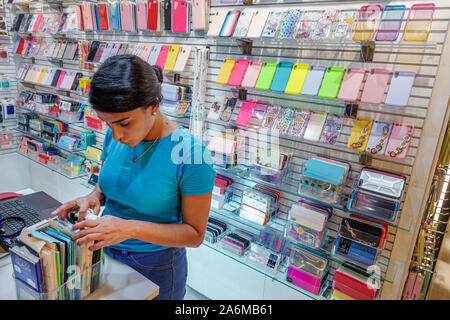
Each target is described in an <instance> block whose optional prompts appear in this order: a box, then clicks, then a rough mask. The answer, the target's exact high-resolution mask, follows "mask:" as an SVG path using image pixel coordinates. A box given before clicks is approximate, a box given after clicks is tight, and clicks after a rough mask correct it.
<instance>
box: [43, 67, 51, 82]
mask: <svg viewBox="0 0 450 320" xmlns="http://www.w3.org/2000/svg"><path fill="white" fill-rule="evenodd" d="M51 72H52V71H51V70H50V69H47V70H46V71H45V74H44V77H43V78H42V81H41V83H42V84H44V85H46V84H47V81H48V78H49V77H50V74H51Z"/></svg>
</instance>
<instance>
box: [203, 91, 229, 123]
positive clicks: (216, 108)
mask: <svg viewBox="0 0 450 320" xmlns="http://www.w3.org/2000/svg"><path fill="white" fill-rule="evenodd" d="M215 100H216V101H214V102H213V103H212V104H211V107H210V109H209V112H208V117H207V118H208V119H210V120H218V119H219V117H220V115H221V114H222V112H223V110H224V109H225V103H226V101H227V100H226V96H225V95H219V96H217V99H215Z"/></svg>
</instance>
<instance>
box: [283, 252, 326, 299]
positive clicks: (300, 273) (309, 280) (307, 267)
mask: <svg viewBox="0 0 450 320" xmlns="http://www.w3.org/2000/svg"><path fill="white" fill-rule="evenodd" d="M289 262H290V265H289V269H288V272H287V277H286V280H287V281H289V282H291V283H292V284H295V285H297V286H299V287H300V288H303V289H305V290H307V291H309V292H311V293H313V294H319V292H320V289H321V288H322V285H323V284H324V282H325V280H326V279H327V277H328V270H329V261H328V258H327V256H325V255H323V254H321V253H319V252H316V251H313V250H310V249H303V248H300V247H294V248H293V249H292V251H291V256H290V259H289Z"/></svg>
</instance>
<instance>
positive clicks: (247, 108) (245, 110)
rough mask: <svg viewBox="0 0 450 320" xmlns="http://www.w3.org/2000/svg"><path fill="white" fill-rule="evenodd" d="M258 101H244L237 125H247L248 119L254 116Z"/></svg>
mask: <svg viewBox="0 0 450 320" xmlns="http://www.w3.org/2000/svg"><path fill="white" fill-rule="evenodd" d="M255 105H256V102H255V101H251V100H245V101H242V105H241V109H240V110H239V114H238V116H237V118H236V122H235V125H237V126H240V127H247V124H248V121H249V120H250V117H251V116H252V112H253V109H254V108H255Z"/></svg>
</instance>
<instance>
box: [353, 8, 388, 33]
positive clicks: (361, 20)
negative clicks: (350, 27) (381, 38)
mask: <svg viewBox="0 0 450 320" xmlns="http://www.w3.org/2000/svg"><path fill="white" fill-rule="evenodd" d="M382 10H383V7H382V6H380V5H367V6H362V7H361V8H360V9H359V13H358V19H357V21H356V26H355V31H354V33H353V40H354V41H372V40H373V38H374V36H375V31H376V28H377V25H378V19H379V18H380V15H381V12H382Z"/></svg>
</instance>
